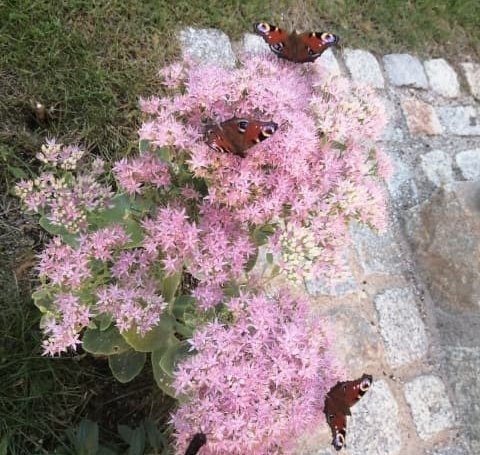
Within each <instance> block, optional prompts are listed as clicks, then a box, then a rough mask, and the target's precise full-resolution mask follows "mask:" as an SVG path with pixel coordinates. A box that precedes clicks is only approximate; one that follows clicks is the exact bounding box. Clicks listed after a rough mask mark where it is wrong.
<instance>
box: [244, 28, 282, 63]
mask: <svg viewBox="0 0 480 455" xmlns="http://www.w3.org/2000/svg"><path fill="white" fill-rule="evenodd" d="M253 31H254V32H255V33H256V34H257V35H260V36H261V37H262V38H263V39H264V40H265V42H266V43H267V44H268V45H269V46H270V49H271V50H272V52H273V53H275V54H276V55H277V56H278V57H280V58H286V59H287V60H290V58H289V56H288V52H287V50H288V49H289V47H290V46H289V35H288V33H286V32H285V31H284V30H282V29H281V28H278V27H277V26H275V25H272V24H267V23H266V22H257V23H256V24H253Z"/></svg>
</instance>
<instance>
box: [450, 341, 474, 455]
mask: <svg viewBox="0 0 480 455" xmlns="http://www.w3.org/2000/svg"><path fill="white" fill-rule="evenodd" d="M477 335H478V333H477ZM472 336H473V337H475V334H472ZM477 338H478V337H477ZM443 352H444V354H445V367H446V374H447V380H448V383H449V384H450V387H451V389H452V390H453V395H454V396H453V400H454V404H455V407H456V409H457V414H458V415H459V417H460V419H461V420H460V421H458V422H456V424H457V425H461V424H462V423H463V427H464V429H462V435H463V436H465V438H466V440H467V442H468V445H469V446H470V450H471V452H469V453H471V454H478V453H480V346H478V345H477V346H476V347H468V348H466V347H462V346H444V349H443Z"/></svg>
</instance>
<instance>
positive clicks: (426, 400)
mask: <svg viewBox="0 0 480 455" xmlns="http://www.w3.org/2000/svg"><path fill="white" fill-rule="evenodd" d="M404 392H405V399H406V400H407V403H408V405H409V406H410V411H411V413H412V417H413V422H414V424H415V427H416V429H417V433H418V435H419V436H420V437H421V438H422V439H425V440H426V439H429V438H431V437H432V436H434V435H435V434H437V433H439V432H440V431H443V430H446V429H447V428H451V427H452V424H453V421H454V419H455V416H454V414H453V408H452V405H451V404H450V401H449V399H448V396H447V392H446V390H445V385H444V384H443V382H442V380H441V379H440V378H438V377H437V376H433V375H425V376H419V377H417V378H415V379H414V380H413V381H410V382H408V383H407V384H405V389H404Z"/></svg>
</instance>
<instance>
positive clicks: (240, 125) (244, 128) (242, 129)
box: [237, 120, 248, 133]
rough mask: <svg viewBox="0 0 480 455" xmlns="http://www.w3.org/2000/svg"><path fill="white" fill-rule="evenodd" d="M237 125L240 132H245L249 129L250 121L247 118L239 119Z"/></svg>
mask: <svg viewBox="0 0 480 455" xmlns="http://www.w3.org/2000/svg"><path fill="white" fill-rule="evenodd" d="M237 127H238V131H239V132H240V133H245V131H247V127H248V121H247V120H239V121H238V122H237Z"/></svg>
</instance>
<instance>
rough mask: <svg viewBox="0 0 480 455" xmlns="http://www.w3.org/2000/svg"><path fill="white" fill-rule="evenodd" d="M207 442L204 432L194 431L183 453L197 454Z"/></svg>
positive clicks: (186, 454)
mask: <svg viewBox="0 0 480 455" xmlns="http://www.w3.org/2000/svg"><path fill="white" fill-rule="evenodd" d="M206 443H207V436H205V434H204V433H195V434H194V435H193V438H192V440H191V441H190V444H188V447H187V450H186V451H185V455H197V453H198V451H199V450H200V449H201V448H202V447H203V446H204V445H205V444H206Z"/></svg>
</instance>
